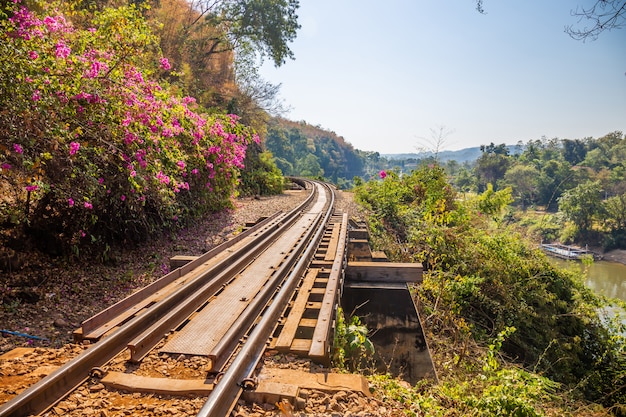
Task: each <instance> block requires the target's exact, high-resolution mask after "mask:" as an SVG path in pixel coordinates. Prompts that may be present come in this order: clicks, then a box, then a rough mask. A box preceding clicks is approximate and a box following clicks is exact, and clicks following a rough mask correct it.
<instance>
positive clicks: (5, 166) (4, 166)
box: [0, 163, 11, 169]
mask: <svg viewBox="0 0 626 417" xmlns="http://www.w3.org/2000/svg"><path fill="white" fill-rule="evenodd" d="M0 168H2V169H11V164H7V163H4V164H2V165H0Z"/></svg>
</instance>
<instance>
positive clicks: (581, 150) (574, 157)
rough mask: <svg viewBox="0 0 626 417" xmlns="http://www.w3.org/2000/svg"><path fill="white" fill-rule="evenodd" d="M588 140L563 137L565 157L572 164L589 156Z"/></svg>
mask: <svg viewBox="0 0 626 417" xmlns="http://www.w3.org/2000/svg"><path fill="white" fill-rule="evenodd" d="M585 142H586V140H581V139H574V140H570V139H563V140H562V141H561V143H562V144H563V158H564V159H565V160H566V161H567V162H569V163H570V164H572V165H576V164H578V163H579V162H581V161H582V160H583V159H585V156H587V144H586V143H585Z"/></svg>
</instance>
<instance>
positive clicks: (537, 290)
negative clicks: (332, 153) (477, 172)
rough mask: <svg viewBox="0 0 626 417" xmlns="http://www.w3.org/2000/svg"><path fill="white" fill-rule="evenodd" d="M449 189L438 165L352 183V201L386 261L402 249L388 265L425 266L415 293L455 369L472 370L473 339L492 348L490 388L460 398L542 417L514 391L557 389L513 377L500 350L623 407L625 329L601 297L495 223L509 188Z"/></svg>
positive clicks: (486, 371) (529, 376)
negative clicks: (461, 194) (364, 212)
mask: <svg viewBox="0 0 626 417" xmlns="http://www.w3.org/2000/svg"><path fill="white" fill-rule="evenodd" d="M447 190H450V187H449V186H447V184H446V177H445V173H444V172H443V170H441V169H440V168H438V167H436V166H435V167H422V168H420V169H418V170H416V171H414V172H413V173H411V174H410V175H405V176H402V177H400V176H397V175H395V174H394V173H387V175H386V176H385V178H384V179H382V181H381V180H378V181H370V182H368V183H365V184H363V185H362V186H360V187H358V188H357V190H356V197H357V199H358V201H360V202H362V203H363V204H364V205H365V206H366V207H367V208H369V209H370V210H372V215H371V217H370V223H371V225H370V226H371V227H370V230H371V232H372V233H373V241H374V242H384V244H385V245H388V246H385V250H386V251H387V252H388V254H391V255H392V256H395V255H396V253H394V251H389V250H388V249H389V247H392V246H393V244H390V242H396V245H398V244H399V245H401V246H402V247H403V248H405V252H404V253H400V255H401V256H398V257H395V258H394V259H396V260H403V261H407V260H413V261H421V262H423V263H424V266H425V268H426V269H427V272H425V274H424V280H423V283H422V284H421V286H420V287H419V288H418V295H419V299H420V305H421V307H422V308H423V311H424V312H425V314H426V319H425V320H426V326H427V328H429V329H432V331H433V332H435V333H439V334H441V335H447V336H448V337H451V338H452V339H453V340H454V341H455V343H458V344H459V346H458V352H459V353H458V354H457V356H456V359H455V360H454V362H453V363H456V364H457V366H460V365H461V364H462V363H463V361H467V362H468V364H469V369H473V366H472V365H471V364H472V360H471V357H470V356H469V355H468V354H467V349H469V348H470V347H471V345H472V342H471V341H470V338H471V339H473V340H474V342H475V343H485V342H487V343H490V344H491V348H490V350H489V352H490V353H488V354H487V356H486V362H485V363H484V364H483V365H484V367H483V368H482V371H483V375H484V377H485V378H487V380H488V381H491V382H490V383H489V384H488V385H486V386H485V387H484V388H483V389H482V390H481V391H480V395H478V394H476V395H475V397H474V399H471V398H472V397H471V396H469V394H468V391H467V390H469V388H464V390H465V391H463V395H465V396H467V398H469V399H465V400H464V402H465V401H469V402H471V404H472V405H473V406H475V407H479V408H481V409H483V410H484V415H540V414H541V413H540V412H539V411H537V412H536V413H535V411H533V409H532V408H525V404H526V403H527V401H518V400H516V399H515V397H516V396H518V394H519V396H522V397H523V395H522V394H520V393H519V391H517V390H519V389H524V390H525V389H527V388H528V389H531V388H532V387H534V386H537V387H542V388H538V389H539V390H540V391H537V392H541V394H540V395H539V394H537V395H539V397H542V396H543V395H544V394H546V391H543V389H544V388H546V387H548V388H550V387H554V386H555V384H554V383H551V382H550V381H549V380H548V379H543V378H541V377H538V376H537V375H535V374H534V373H530V372H527V371H516V372H515V377H514V378H513V377H512V376H511V373H510V371H509V370H504V369H503V370H502V371H499V370H498V368H499V367H498V366H497V364H498V362H496V353H497V352H500V351H501V353H502V354H504V355H506V356H507V357H509V358H513V360H515V361H516V362H517V363H519V364H520V365H522V366H526V367H528V368H531V369H533V370H534V371H536V372H538V373H540V374H542V375H545V376H546V377H547V378H550V379H551V380H554V381H558V382H560V383H563V384H565V385H564V386H566V387H568V389H576V390H578V392H580V393H583V394H584V395H585V396H586V398H588V399H589V400H592V401H601V402H602V403H604V404H607V405H612V404H615V403H618V402H620V401H623V399H622V397H623V395H624V394H623V393H622V392H621V391H620V392H619V393H615V392H613V388H612V387H613V386H621V385H619V384H623V376H624V373H623V369H626V368H624V366H623V362H624V357H625V356H624V355H625V353H626V351H625V349H624V336H623V333H621V334H620V332H619V329H616V328H615V327H614V326H608V325H607V324H606V323H605V321H604V319H603V318H602V316H601V315H600V314H599V312H598V307H599V306H601V305H602V301H601V300H599V299H598V298H597V297H595V296H594V295H593V293H592V292H591V290H589V289H587V288H586V287H585V286H584V285H583V284H582V279H580V278H579V277H576V276H574V275H573V273H570V272H566V271H562V270H559V269H556V268H555V267H553V266H552V265H551V264H550V263H549V262H548V260H547V259H546V257H545V255H544V254H543V253H541V251H539V250H538V249H534V248H533V246H532V245H531V244H530V243H529V242H527V241H525V239H524V238H523V237H522V236H521V235H520V234H519V233H518V232H517V231H515V229H513V227H511V226H507V225H506V224H503V223H502V222H501V217H500V215H499V213H502V211H503V210H504V209H505V207H506V205H507V204H508V203H509V202H510V201H511V193H510V190H506V189H505V190H500V191H493V189H490V188H488V189H487V191H486V192H485V193H483V194H482V195H479V196H477V197H476V198H472V199H468V200H467V201H457V200H455V199H454V193H453V192H451V191H447ZM418 191H419V192H418ZM485 214H488V215H485ZM385 236H391V237H385ZM512 328H515V329H516V330H515V331H514V332H512ZM494 337H495V339H494ZM494 340H495V341H494ZM445 349H449V346H446V347H445ZM507 378H508V381H507ZM591 380H593V383H588V381H591ZM455 387H457V388H455V389H459V388H458V385H455ZM551 389H552V388H550V390H551ZM525 392H526V391H525ZM450 395H451V394H450ZM524 395H529V396H530V395H531V393H529V392H526V394H524ZM503 396H504V397H503ZM539 397H537V398H539ZM542 398H543V397H542ZM455 404H456V403H455ZM529 404H530V407H533V405H532V402H531V403H529ZM456 407H457V408H458V404H457V405H456ZM490 413H491V414H490ZM516 413H517V414H516Z"/></svg>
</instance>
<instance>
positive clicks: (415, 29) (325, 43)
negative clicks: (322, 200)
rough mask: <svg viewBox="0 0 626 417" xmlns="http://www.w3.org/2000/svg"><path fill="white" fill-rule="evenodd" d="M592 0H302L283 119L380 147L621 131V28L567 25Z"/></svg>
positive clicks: (625, 84)
mask: <svg viewBox="0 0 626 417" xmlns="http://www.w3.org/2000/svg"><path fill="white" fill-rule="evenodd" d="M591 3H592V0H548V1H546V0H523V1H520V0H485V1H484V7H485V9H486V12H487V13H486V14H484V15H482V14H480V13H478V12H477V11H476V9H475V2H474V1H473V0H447V1H442V0H390V1H387V2H380V1H376V2H374V1H371V0H300V9H299V10H298V16H299V22H300V24H301V25H302V28H301V29H300V31H299V33H298V37H297V39H296V40H295V41H294V42H293V43H292V44H291V45H290V48H291V49H292V51H293V52H294V54H295V60H289V61H287V62H286V63H285V64H284V65H283V66H281V67H279V68H275V67H274V66H273V65H272V64H271V63H270V62H266V63H265V64H264V65H263V66H262V68H261V76H262V77H263V78H264V79H265V80H267V81H269V82H272V83H274V84H282V86H281V90H280V91H281V93H280V97H281V98H282V100H283V101H284V103H285V104H286V105H287V106H289V107H290V108H291V110H290V111H289V112H288V113H287V114H285V115H284V116H285V117H287V118H288V119H291V120H296V121H300V120H305V121H306V122H307V123H309V124H312V125H319V126H321V127H323V128H325V129H328V130H331V131H334V132H335V133H337V134H338V135H340V136H343V137H344V138H345V140H347V141H348V142H350V143H351V144H352V145H354V147H355V148H357V149H361V150H365V151H378V152H380V153H382V154H386V153H401V152H416V151H417V150H419V149H420V148H426V149H431V148H432V146H433V145H432V143H433V142H434V139H435V137H436V135H433V133H432V131H437V132H438V131H440V130H441V128H444V129H443V130H444V131H445V132H446V133H448V134H447V135H446V137H445V140H444V142H443V149H449V150H454V149H462V148H467V147H471V146H479V145H481V144H489V143H491V142H494V143H496V144H500V143H507V144H516V143H517V142H518V141H520V140H521V141H523V142H527V141H528V140H535V139H541V138H542V137H543V136H546V137H547V138H553V137H558V138H569V139H577V138H584V137H590V136H591V137H594V138H598V137H600V136H603V135H605V134H607V133H609V132H612V131H615V130H621V131H626V28H622V29H620V30H613V31H612V32H604V33H603V34H602V35H601V36H600V37H599V39H598V40H596V41H587V42H582V41H576V40H574V39H572V38H570V37H569V35H567V34H566V33H565V32H564V28H565V26H567V25H571V24H576V22H577V21H576V18H575V17H572V16H571V15H570V11H571V10H572V8H575V7H576V5H577V4H579V5H585V4H586V5H589V4H591Z"/></svg>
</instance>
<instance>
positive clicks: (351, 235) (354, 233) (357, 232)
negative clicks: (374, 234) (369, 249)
mask: <svg viewBox="0 0 626 417" xmlns="http://www.w3.org/2000/svg"><path fill="white" fill-rule="evenodd" d="M369 236H370V234H369V232H368V231H367V229H361V228H359V229H352V230H350V231H349V232H348V239H350V240H352V239H362V240H368V239H369Z"/></svg>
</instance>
